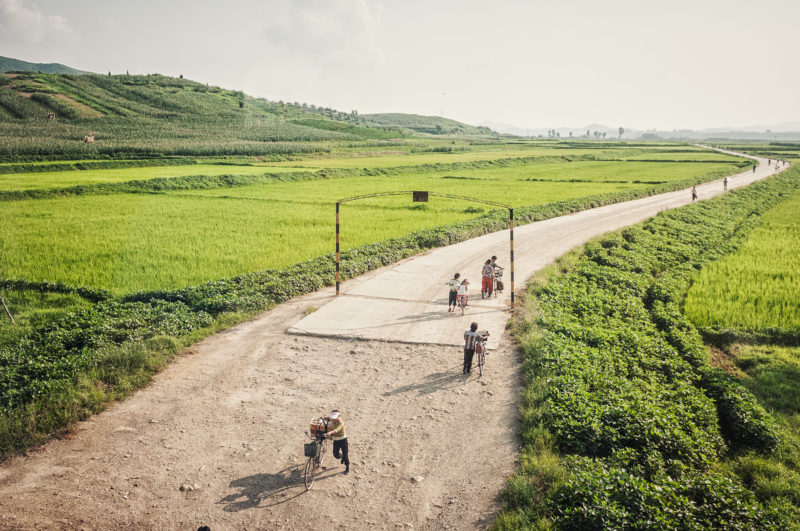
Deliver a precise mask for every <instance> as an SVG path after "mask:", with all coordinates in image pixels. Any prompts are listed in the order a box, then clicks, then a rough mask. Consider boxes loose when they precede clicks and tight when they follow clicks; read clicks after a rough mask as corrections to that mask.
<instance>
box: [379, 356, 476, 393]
mask: <svg viewBox="0 0 800 531" xmlns="http://www.w3.org/2000/svg"><path fill="white" fill-rule="evenodd" d="M461 368H462V364H461V363H459V364H458V365H453V366H452V367H448V368H447V369H446V370H445V371H444V372H434V373H431V374H428V375H426V376H425V377H424V379H423V381H422V382H418V383H413V384H408V385H404V386H402V387H398V388H397V389H393V390H391V391H386V392H385V393H383V396H394V395H399V394H403V393H413V392H414V391H416V392H417V394H418V395H419V396H424V395H429V394H431V393H435V392H436V391H442V390H444V389H450V388H453V387H458V386H461V385H463V383H464V375H463V374H461V371H460V369H461Z"/></svg>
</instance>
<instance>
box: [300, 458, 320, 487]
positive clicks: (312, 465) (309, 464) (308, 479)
mask: <svg viewBox="0 0 800 531" xmlns="http://www.w3.org/2000/svg"><path fill="white" fill-rule="evenodd" d="M316 473H317V460H316V458H314V457H309V458H308V461H306V472H305V475H304V476H303V482H304V483H305V485H306V490H308V489H310V488H311V485H313V484H314V474H316Z"/></svg>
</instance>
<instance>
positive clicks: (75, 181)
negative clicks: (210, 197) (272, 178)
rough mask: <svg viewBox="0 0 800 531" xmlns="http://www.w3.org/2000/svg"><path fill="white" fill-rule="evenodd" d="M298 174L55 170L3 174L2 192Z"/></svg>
mask: <svg viewBox="0 0 800 531" xmlns="http://www.w3.org/2000/svg"><path fill="white" fill-rule="evenodd" d="M291 171H298V169H296V168H291V167H275V168H270V169H266V168H264V167H263V166H248V165H232V164H189V165H185V166H150V167H146V168H120V169H113V170H81V171H54V172H42V173H36V172H32V173H10V174H6V175H0V190H47V189H52V188H65V187H67V186H76V185H80V184H95V183H119V182H127V181H133V180H147V179H155V178H158V177H166V178H169V177H183V176H186V175H259V174H263V173H266V172H270V173H281V172H291Z"/></svg>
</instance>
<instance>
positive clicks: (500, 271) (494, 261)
mask: <svg viewBox="0 0 800 531" xmlns="http://www.w3.org/2000/svg"><path fill="white" fill-rule="evenodd" d="M489 265H491V266H492V271H493V272H494V274H493V275H492V276H493V277H494V282H495V284H496V286H495V289H496V290H497V291H498V292H500V293H502V292H503V282H502V281H501V280H500V277H501V276H503V268H502V267H500V264H498V263H497V257H496V256H492V263H491V264H489Z"/></svg>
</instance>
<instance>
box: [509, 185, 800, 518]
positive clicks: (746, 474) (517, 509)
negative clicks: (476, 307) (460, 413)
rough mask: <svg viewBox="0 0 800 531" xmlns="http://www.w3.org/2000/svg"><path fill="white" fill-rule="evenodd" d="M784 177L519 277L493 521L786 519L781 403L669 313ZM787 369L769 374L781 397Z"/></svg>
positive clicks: (790, 481)
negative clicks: (513, 465)
mask: <svg viewBox="0 0 800 531" xmlns="http://www.w3.org/2000/svg"><path fill="white" fill-rule="evenodd" d="M798 177H800V172H798V170H797V169H792V170H790V171H789V172H786V173H785V174H782V175H780V176H777V177H773V178H771V179H769V180H768V181H766V182H763V183H758V184H755V185H752V186H750V187H748V188H746V189H742V190H737V191H735V192H733V193H731V194H726V195H725V196H722V197H721V198H718V199H715V200H710V201H704V202H701V203H698V204H694V205H690V206H688V207H684V208H681V209H677V210H674V211H670V212H666V213H662V214H660V215H659V216H657V217H655V218H653V219H651V220H650V221H648V222H646V223H644V224H642V225H639V226H637V227H633V228H629V229H625V230H623V231H621V232H619V233H617V234H614V235H611V236H608V237H603V238H601V239H599V240H598V241H596V242H594V243H592V244H589V245H587V246H586V247H585V249H583V250H582V251H581V252H573V253H572V254H570V255H568V256H567V257H565V258H564V259H562V261H561V262H560V264H559V265H557V266H554V267H552V268H551V269H550V270H549V271H547V272H545V273H543V274H542V275H540V276H539V277H538V278H537V279H536V280H535V281H534V282H532V283H531V284H530V285H529V295H528V297H527V298H526V301H525V305H526V309H525V312H524V315H522V316H521V317H520V319H519V320H518V322H517V326H516V333H517V336H518V338H519V341H520V344H521V346H522V349H523V352H524V355H525V358H526V361H525V384H526V393H525V397H524V407H523V412H522V418H523V425H522V440H523V445H524V449H523V452H522V455H521V456H520V467H519V469H518V472H517V474H516V475H515V476H514V477H512V478H511V480H510V481H509V484H508V487H507V489H506V491H505V494H504V500H505V509H504V511H503V512H502V513H501V514H500V515H499V517H498V519H497V522H496V524H495V527H496V528H498V529H519V528H531V527H549V526H554V527H556V528H568V529H601V528H615V529H619V528H643V527H645V528H662V529H663V528H671V529H705V528H726V529H756V528H767V529H785V528H787V527H791V526H793V525H796V523H797V522H798V521H800V519H799V518H798V517H800V505H799V504H798V503H797V501H798V500H797V496H796V492H797V491H796V489H795V490H792V489H793V488H795V487H796V485H797V478H798V476H797V473H798V470H800V468H799V467H798V465H800V461H798V446H797V435H796V432H795V433H791V430H792V429H793V428H794V429H796V427H797V421H798V417H797V408H796V403H795V405H791V406H788V407H787V404H786V403H784V408H783V409H782V410H780V412H779V414H777V415H776V413H775V412H776V411H777V410H778V409H777V408H776V407H775V405H774V403H770V402H769V401H766V400H764V399H763V397H764V396H767V395H768V393H769V392H770V391H772V392H774V391H775V386H774V384H772V389H770V386H765V385H757V384H754V383H753V381H754V380H755V378H754V377H750V378H746V379H744V380H740V379H738V378H736V377H734V376H732V375H730V374H729V373H728V372H725V371H723V370H721V369H718V368H714V367H712V366H711V365H709V358H708V355H707V353H706V347H705V345H704V344H703V342H702V339H701V336H700V334H699V333H698V332H697V330H696V329H695V328H694V326H693V325H692V324H691V322H690V321H689V320H688V319H687V318H686V317H685V316H684V314H683V312H682V304H683V300H684V296H685V293H686V291H687V289H688V288H689V286H690V283H691V282H692V280H693V279H694V278H695V276H696V274H697V271H698V270H699V269H700V268H702V267H704V266H705V265H706V264H709V263H712V262H714V261H716V260H718V259H720V258H721V257H722V256H724V255H726V254H728V253H731V252H733V251H734V250H735V249H736V248H737V247H738V246H739V245H740V244H741V243H742V242H744V241H745V239H746V237H747V235H748V234H750V232H751V231H752V230H753V228H754V227H755V226H757V225H758V224H760V222H761V216H762V215H764V214H766V213H767V212H768V211H769V210H770V209H771V208H772V207H773V206H774V205H776V204H778V203H780V201H782V200H784V199H786V198H787V197H789V196H790V195H791V194H792V193H794V191H795V190H796V189H797V187H798V182H799V179H798ZM795 304H796V301H795ZM754 355H755V354H749V355H747V356H743V357H742V358H741V359H742V360H745V361H742V362H741V363H742V365H743V366H748V367H750V368H753V370H755V369H754V367H757V366H758V363H750V364H749V365H748V362H747V361H746V360H748V359H752V357H753V356H754ZM790 355H791V354H788V353H787V354H786V355H785V356H790ZM770 360H771V361H770V363H771V364H773V366H781V367H785V364H784V362H782V361H780V358H776V357H771V356H770ZM714 365H716V363H714ZM754 374H755V373H754ZM766 379H768V378H765V380H766ZM790 381H791V380H790V379H788V378H785V379H783V382H782V383H783V385H790V386H792V387H793V389H794V391H793V393H796V392H797V391H798V385H799V384H798V383H797V382H798V380H797V379H794V381H793V382H791V383H790ZM790 396H791V395H790Z"/></svg>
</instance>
